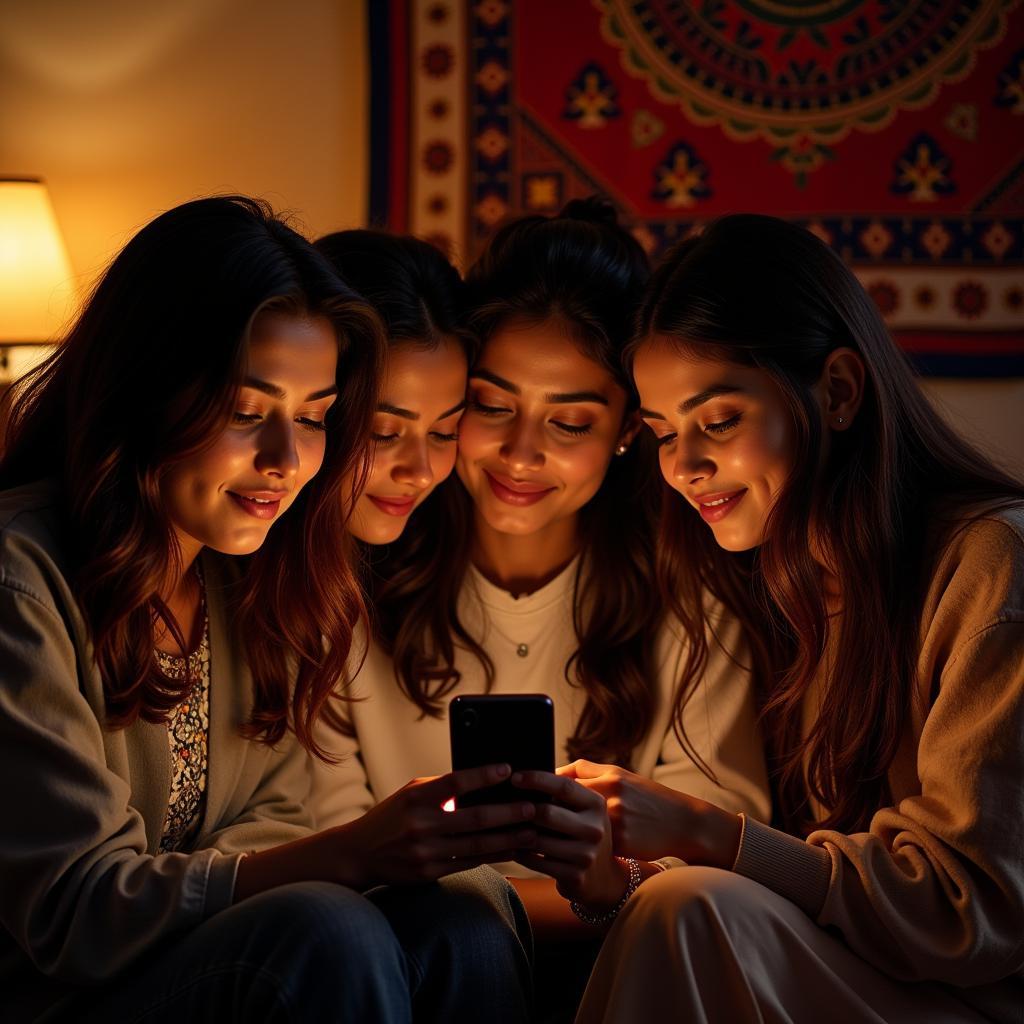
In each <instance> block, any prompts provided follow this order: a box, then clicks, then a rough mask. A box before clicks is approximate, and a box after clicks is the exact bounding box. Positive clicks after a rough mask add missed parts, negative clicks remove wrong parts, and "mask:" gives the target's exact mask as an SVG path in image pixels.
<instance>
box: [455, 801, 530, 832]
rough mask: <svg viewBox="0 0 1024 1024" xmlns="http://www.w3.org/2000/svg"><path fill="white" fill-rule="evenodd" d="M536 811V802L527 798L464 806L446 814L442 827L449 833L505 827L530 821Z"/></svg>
mask: <svg viewBox="0 0 1024 1024" xmlns="http://www.w3.org/2000/svg"><path fill="white" fill-rule="evenodd" d="M535 813H536V808H535V806H534V804H532V803H529V802H528V801H525V800H523V801H516V802H515V803H511V804H481V805H480V806H479V807H464V808H460V809H459V810H456V811H452V812H451V813H448V814H445V816H444V819H443V820H442V822H441V827H442V830H443V831H444V832H445V833H447V834H449V835H451V834H458V833H461V832H481V831H483V830H484V829H495V828H504V827H505V826H507V825H518V824H519V823H520V822H523V821H530V820H532V818H533V817H534V815H535Z"/></svg>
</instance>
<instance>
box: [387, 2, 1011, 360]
mask: <svg viewBox="0 0 1024 1024" xmlns="http://www.w3.org/2000/svg"><path fill="white" fill-rule="evenodd" d="M369 6H370V18H371V48H372V53H371V57H372V69H373V70H372V122H373V141H372V153H373V167H372V176H371V177H372V184H371V211H370V213H371V219H372V220H373V221H374V222H375V223H378V224H382V225H386V226H388V227H390V228H391V229H393V230H399V231H403V230H405V231H412V232H414V233H416V234H419V235H421V236H423V237H427V238H431V239H432V240H434V241H435V242H436V243H437V244H439V245H441V246H443V247H445V248H447V249H448V250H449V251H451V252H452V253H453V254H455V255H456V256H457V257H458V258H459V259H461V260H462V261H463V262H467V261H469V260H471V259H472V258H473V256H474V255H475V254H476V253H477V252H478V251H479V249H480V246H481V245H482V243H483V241H484V240H485V239H486V237H487V235H488V234H489V232H491V231H492V230H493V229H494V227H495V226H496V225H497V224H499V223H500V222H502V221H503V220H505V219H507V218H509V217H513V216H517V215H519V214H522V213H533V212H539V213H553V212H555V211H556V210H557V209H558V208H559V207H560V206H561V205H562V204H563V203H565V202H566V201H567V200H568V199H570V198H573V197H576V196H584V195H589V194H591V193H594V192H599V193H603V194H604V195H606V196H608V197H609V198H610V199H611V200H612V201H613V202H614V203H615V204H616V206H617V207H618V209H619V211H620V214H621V216H622V218H623V220H624V222H625V223H627V224H628V225H629V226H630V228H631V230H632V231H633V232H634V233H635V235H636V237H637V238H638V239H639V240H640V241H641V242H642V244H643V245H644V246H645V248H647V249H648V251H649V252H651V254H652V255H653V256H655V257H656V256H657V254H658V253H659V252H661V251H662V250H663V249H664V248H665V247H666V246H667V245H670V244H671V243H672V242H674V241H675V240H677V239H679V238H682V237H685V236H686V235H687V234H688V233H690V232H693V231H699V230H700V229H701V226H702V225H703V224H704V223H706V222H707V221H708V220H709V219H711V218H713V217H715V216H718V215H721V214H724V213H732V212H737V211H757V212H762V213H772V214H775V215H778V216H782V217H787V218H790V219H792V220H795V221H797V222H799V223H801V224H804V225H805V226H807V227H808V228H809V229H810V230H811V231H814V232H815V233H816V234H818V235H819V236H820V237H821V238H823V239H824V240H825V241H827V242H828V243H829V244H830V245H832V246H833V247H834V248H835V249H836V250H837V251H838V252H839V253H840V254H841V255H842V256H843V258H844V259H845V260H846V261H847V262H848V263H849V264H850V265H851V266H852V267H853V268H854V270H855V272H856V273H857V274H858V276H859V277H860V279H861V280H862V281H863V283H864V285H865V287H866V288H867V289H868V291H869V292H870V294H871V295H872V297H873V298H874V300H875V302H876V303H877V304H878V306H879V307H880V309H881V310H882V312H883V313H884V315H885V317H886V319H887V321H888V323H889V325H890V327H891V328H892V330H893V332H894V334H895V335H896V337H897V338H898V340H899V341H900V343H901V344H902V345H903V346H904V348H905V349H906V350H907V351H908V352H909V353H911V355H912V356H913V357H914V359H915V361H916V362H917V363H918V365H919V366H920V367H921V369H922V370H923V371H924V372H926V373H935V374H942V375H958V374H962V375H983V376H1002V375H1007V374H1024V7H1021V6H1020V4H1019V0H974V2H970V0H918V2H905V0H865V2H861V0H791V2H782V0H735V2H724V0H694V2H689V3H682V2H677V0H647V2H642V0H639V2H638V0H371V3H370V5H369Z"/></svg>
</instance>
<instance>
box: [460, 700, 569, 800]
mask: <svg viewBox="0 0 1024 1024" xmlns="http://www.w3.org/2000/svg"><path fill="white" fill-rule="evenodd" d="M448 725H449V728H450V730H451V738H452V770H453V771H458V770H459V769H460V768H478V767H480V766H481V765H485V764H509V765H511V766H512V771H514V772H517V771H526V770H536V771H545V772H553V771H554V770H555V706H554V704H552V703H551V698H550V697H548V696H545V695H544V694H543V693H512V694H490V693H488V694H479V695H473V696H470V695H467V696H464V697H455V698H454V699H453V700H452V701H451V703H450V704H449V705H448ZM524 799H526V800H532V801H533V802H534V803H542V802H544V801H546V800H548V799H549V797H548V796H547V795H546V794H541V793H536V792H532V793H531V792H529V791H528V790H523V789H518V788H517V787H515V786H513V785H512V783H511V782H509V781H507V780H506V781H505V782H499V783H498V784H497V785H496V786H487V787H485V788H484V789H478V790H475V791H474V792H472V793H466V794H464V795H463V796H460V797H459V798H458V801H457V803H458V806H459V807H473V806H476V805H479V804H497V803H509V802H511V801H513V800H524Z"/></svg>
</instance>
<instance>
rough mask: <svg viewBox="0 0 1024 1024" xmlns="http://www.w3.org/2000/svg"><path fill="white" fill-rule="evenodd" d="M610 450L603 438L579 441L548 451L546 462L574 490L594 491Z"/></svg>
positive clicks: (600, 478)
mask: <svg viewBox="0 0 1024 1024" xmlns="http://www.w3.org/2000/svg"><path fill="white" fill-rule="evenodd" d="M611 457H612V456H611V451H610V449H609V447H608V444H607V442H606V441H604V440H598V439H594V440H590V441H583V442H579V443H578V444H576V445H575V446H573V447H572V448H566V449H562V450H561V451H560V452H554V453H550V454H549V456H548V464H549V465H550V466H551V467H552V468H553V469H555V471H556V472H557V473H558V475H559V476H560V477H561V478H562V480H563V481H564V483H565V484H566V485H567V486H568V487H571V488H573V489H574V490H590V492H591V494H593V493H595V492H596V491H597V489H598V488H599V487H600V486H601V481H602V480H604V476H605V473H606V472H607V471H608V463H609V462H610V461H611Z"/></svg>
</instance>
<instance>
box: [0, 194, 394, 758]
mask: <svg viewBox="0 0 1024 1024" xmlns="http://www.w3.org/2000/svg"><path fill="white" fill-rule="evenodd" d="M264 311H277V312H283V313H286V314H291V315H295V316H304V317H324V318H326V319H327V320H328V321H329V322H330V324H331V325H332V327H333V330H334V332H335V334H336V336H337V341H338V353H339V354H338V371H337V384H338V388H339V396H338V399H337V401H336V403H335V404H334V406H333V407H332V409H331V410H330V412H329V414H328V417H327V421H326V422H327V441H326V455H325V459H324V464H323V468H322V469H321V471H320V472H319V473H318V474H317V475H316V476H315V477H314V478H313V479H312V480H311V481H310V482H309V483H308V484H307V485H306V486H305V487H304V488H303V490H302V492H301V493H300V494H299V495H298V497H297V498H296V500H295V502H294V504H293V506H292V507H291V508H290V509H289V510H288V511H287V512H286V513H285V514H284V516H283V517H282V519H281V521H280V522H278V523H277V524H275V525H274V527H273V528H272V529H271V530H270V532H269V534H268V536H267V539H266V541H265V542H264V544H263V545H262V547H261V548H260V549H259V550H258V551H257V552H255V553H254V554H253V555H252V556H250V557H248V558H246V559H239V560H238V562H239V564H240V565H242V567H243V568H242V573H241V579H240V580H239V581H238V582H237V583H236V584H234V588H235V589H233V591H232V597H233V600H232V613H233V628H234V629H235V630H236V631H237V632H238V634H239V635H240V636H242V637H244V638H245V645H244V654H245V657H246V659H247V661H248V664H249V667H250V669H251V671H252V676H253V683H254V706H253V713H252V717H251V720H250V721H249V722H248V723H246V724H245V726H244V731H245V733H246V734H247V735H250V736H252V737H253V738H257V739H260V740H262V741H264V742H266V743H268V744H273V743H276V742H277V741H279V740H280V739H281V738H282V736H283V735H284V733H285V731H286V730H287V729H288V728H292V729H293V730H294V732H295V733H296V735H297V737H298V739H299V741H300V742H301V743H302V744H303V745H304V746H305V747H306V748H307V749H309V750H311V751H313V752H315V753H321V751H319V749H318V748H317V745H316V744H315V742H314V740H313V734H312V726H313V723H314V721H315V720H316V718H317V717H318V716H319V715H320V713H321V711H322V710H324V707H325V702H326V701H327V699H328V696H329V694H330V692H331V689H332V687H333V686H334V684H335V683H336V681H337V680H338V678H340V677H341V675H342V670H343V666H344V663H345V659H346V657H347V655H348V651H349V646H350V643H351V638H352V630H353V626H354V624H355V623H356V621H357V620H358V618H359V616H360V615H361V614H362V611H363V604H362V598H361V594H360V589H359V587H358V584H357V581H356V579H355V575H354V573H353V571H352V568H351V566H350V565H349V563H348V561H347V560H346V558H345V556H344V554H343V552H342V551H341V550H340V549H339V547H338V545H337V537H338V536H339V535H340V534H341V532H342V530H343V525H344V519H343V511H342V502H341V500H340V497H339V494H340V487H341V480H342V477H343V474H345V473H346V472H348V471H352V470H353V468H358V464H359V462H360V460H361V459H362V458H363V457H364V451H365V441H366V438H367V436H368V431H369V422H370V417H371V415H372V411H373V408H374V404H375V402H376V391H377V387H378V383H379V376H380V367H381V358H382V352H383V340H382V334H381V328H380V322H379V320H378V318H377V316H376V315H375V313H374V312H373V311H372V309H371V308H370V307H369V306H368V305H367V304H366V303H365V302H364V301H363V300H362V299H361V298H360V297H359V296H358V295H357V294H356V293H355V292H353V290H352V289H351V288H349V287H348V286H347V285H345V284H344V283H343V282H342V281H341V279H340V278H339V277H338V275H337V274H336V273H335V272H334V270H333V269H332V267H331V266H330V264H329V262H328V261H327V260H326V259H325V258H324V257H323V256H321V255H320V254H319V253H318V252H316V250H315V249H313V247H312V245H310V243H308V242H307V241H306V240H305V239H303V238H302V237H301V236H300V235H299V234H297V233H296V232H295V231H294V230H293V229H292V228H291V227H289V226H288V225H287V224H286V223H285V222H284V221H283V220H282V219H280V218H278V217H277V216H275V215H274V213H273V212H272V210H271V209H270V208H269V206H267V205H266V204H265V203H263V202H261V201H258V200H255V199H250V198H246V197H243V196H222V197H211V198H205V199H198V200H195V201H192V202H188V203H185V204H183V205H181V206H178V207H176V208H175V209H172V210H170V211H168V212H167V213H164V214H162V215H161V216H159V217H157V218H156V219H155V220H153V221H152V222H151V223H150V224H148V225H147V226H146V227H144V228H142V230H140V231H139V232H138V233H137V234H136V235H135V236H134V237H133V238H132V239H131V241H129V242H128V244H127V245H126V246H125V247H124V249H123V250H122V251H121V252H120V254H119V255H118V256H117V257H116V258H115V259H114V261H113V262H112V264H111V265H110V267H109V268H108V269H107V270H106V272H105V273H104V274H103V276H102V278H101V279H100V281H99V283H98V284H97V285H96V287H95V289H94V291H93V293H92V295H91V296H90V298H89V299H88V301H87V302H86V303H85V306H84V308H83V310H82V312H81V315H80V316H79V317H78V318H77V320H76V321H75V322H74V324H73V325H71V327H70V328H69V330H68V331H67V334H66V337H65V338H64V339H63V342H62V344H60V345H59V347H58V348H57V350H56V351H55V353H54V354H53V355H52V356H51V357H50V358H49V359H48V360H46V361H45V362H44V363H43V364H42V365H41V366H40V367H39V368H38V369H36V370H35V371H33V372H32V373H30V374H29V375H28V376H27V377H26V378H24V379H23V380H22V381H20V382H19V383H18V384H17V385H16V386H15V387H14V388H13V389H12V391H11V392H9V393H8V394H7V396H5V403H6V404H8V406H9V409H8V410H7V411H8V412H9V417H8V421H7V427H6V431H5V438H4V446H3V451H2V457H0V487H5V488H6V487H13V486H17V485H19V484H22V483H26V482H29V481H31V480H36V479H39V478H42V477H50V478H53V479H54V480H56V481H57V484H58V486H59V490H60V496H61V502H62V516H63V520H64V522H63V530H64V540H65V544H66V549H67V552H68V556H69V559H70V564H71V567H72V573H73V577H72V583H73V589H74V593H75V596H76V599H77V601H78V603H79V605H80V607H81V610H82V614H83V616H84V617H85V621H86V623H87V624H88V629H89V634H90V639H91V641H92V644H93V647H94V650H95V658H96V662H97V665H98V667H99V671H100V673H101V676H102V678H103V683H104V688H105V694H106V701H107V713H108V725H109V727H111V728H122V727H125V726H127V725H129V724H131V723H132V722H134V721H135V720H136V719H138V718H140V717H141V718H142V719H144V720H146V721H149V722H161V721H166V720H167V718H168V716H169V715H170V714H171V712H172V711H173V709H174V708H175V707H176V706H177V705H178V704H179V703H180V702H181V700H182V699H184V697H185V696H186V693H187V689H188V687H189V685H190V682H191V681H190V680H187V679H186V680H182V681H176V680H173V679H170V678H168V677H166V676H165V675H163V674H162V673H161V672H160V670H159V668H158V666H157V664H156V659H155V658H154V654H153V650H154V637H155V632H156V630H157V628H158V627H160V626H161V625H162V626H163V627H164V628H166V629H168V630H169V631H170V632H171V634H172V635H173V636H175V638H176V639H177V640H178V642H179V643H182V642H183V637H182V635H181V629H180V627H179V624H178V623H177V622H176V621H175V620H174V617H173V615H172V614H171V612H170V610H169V609H168V607H167V606H166V604H165V603H164V601H163V600H162V599H161V596H160V588H161V586H162V585H163V582H164V581H165V580H167V579H169V578H173V575H174V573H175V572H176V571H180V551H179V549H178V545H177V540H176V537H175V534H174V531H173V527H172V524H171V522H170V521H169V519H168V516H167V513H166V511H165V508H164V503H163V501H162V500H161V480H162V478H163V476H164V475H165V473H166V472H167V470H168V469H169V468H170V467H172V466H173V465H174V464H175V463H177V462H178V461H180V460H181V459H184V458H187V457H189V456H192V455H194V454H196V453H199V452H201V451H202V450H204V448H206V447H207V446H208V445H210V444H211V443H212V442H213V441H214V440H215V439H216V438H217V437H218V436H220V434H221V433H222V432H223V430H224V429H226V428H227V426H228V424H229V423H230V420H231V416H232V413H233V411H234V405H235V401H236V396H237V392H238V388H239V385H240V383H241V381H242V379H243V376H244V370H245V360H246V353H247V344H248V339H249V336H250V331H251V328H252V324H253V321H254V319H255V318H256V317H257V316H258V315H259V314H260V313H262V312H264Z"/></svg>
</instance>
